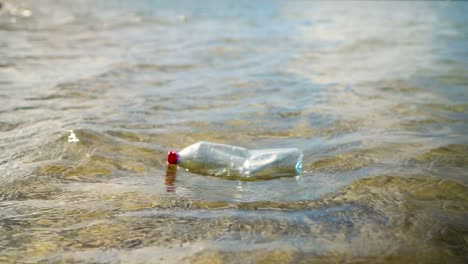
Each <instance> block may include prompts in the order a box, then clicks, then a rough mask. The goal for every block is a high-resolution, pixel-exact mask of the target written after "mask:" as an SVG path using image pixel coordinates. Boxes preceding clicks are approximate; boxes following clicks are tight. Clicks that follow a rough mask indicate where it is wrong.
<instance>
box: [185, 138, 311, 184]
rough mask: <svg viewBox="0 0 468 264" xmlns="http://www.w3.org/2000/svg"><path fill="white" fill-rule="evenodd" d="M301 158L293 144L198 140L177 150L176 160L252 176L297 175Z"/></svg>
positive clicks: (193, 167)
mask: <svg viewBox="0 0 468 264" xmlns="http://www.w3.org/2000/svg"><path fill="white" fill-rule="evenodd" d="M302 158H303V154H302V151H301V150H299V149H295V148H285V149H260V150H248V149H246V148H242V147H237V146H230V145H224V144H217V143H210V142H198V143H196V144H193V145H190V146H188V147H187V148H185V149H183V150H181V151H180V152H179V153H178V161H177V164H178V165H179V166H181V167H183V168H185V169H187V170H189V171H191V172H195V173H201V174H208V175H213V176H225V177H243V178H254V179H255V178H274V177H281V176H294V175H300V174H302Z"/></svg>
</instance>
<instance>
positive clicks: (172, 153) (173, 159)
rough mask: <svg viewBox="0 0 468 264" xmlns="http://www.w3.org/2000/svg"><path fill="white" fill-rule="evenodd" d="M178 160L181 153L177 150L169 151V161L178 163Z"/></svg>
mask: <svg viewBox="0 0 468 264" xmlns="http://www.w3.org/2000/svg"><path fill="white" fill-rule="evenodd" d="M177 161H179V155H177V152H175V151H169V152H168V153H167V163H169V164H177Z"/></svg>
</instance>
